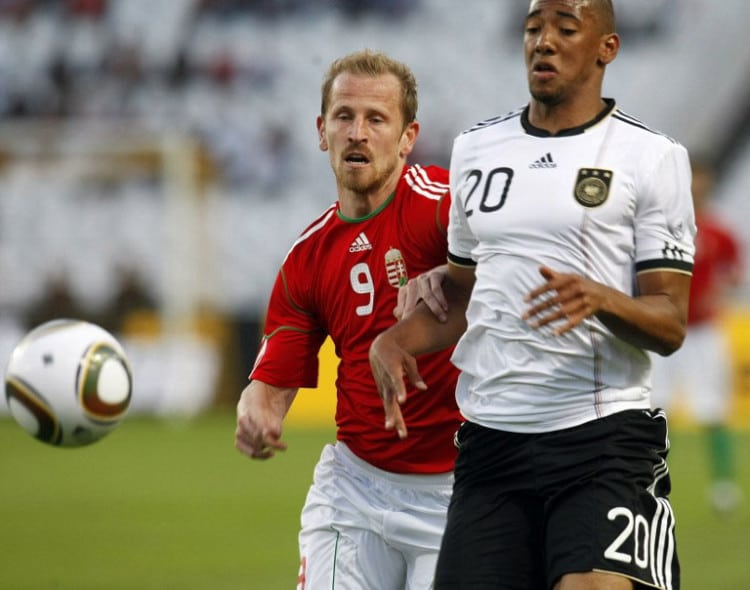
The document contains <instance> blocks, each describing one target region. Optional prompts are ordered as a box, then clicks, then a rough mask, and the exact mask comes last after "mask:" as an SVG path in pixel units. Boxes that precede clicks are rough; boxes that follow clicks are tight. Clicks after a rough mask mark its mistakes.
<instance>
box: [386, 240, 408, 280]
mask: <svg viewBox="0 0 750 590" xmlns="http://www.w3.org/2000/svg"><path fill="white" fill-rule="evenodd" d="M385 272H386V275H387V276H388V282H389V283H390V284H391V285H392V286H393V287H396V288H397V289H398V288H399V287H402V286H404V285H405V284H406V282H407V281H408V280H409V276H408V275H407V273H406V263H405V262H404V257H403V256H401V251H400V250H398V249H397V248H391V249H390V250H388V252H386V253H385Z"/></svg>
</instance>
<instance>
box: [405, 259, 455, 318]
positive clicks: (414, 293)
mask: <svg viewBox="0 0 750 590" xmlns="http://www.w3.org/2000/svg"><path fill="white" fill-rule="evenodd" d="M447 272H448V267H447V265H442V266H437V267H435V268H433V269H432V270H429V271H427V272H425V273H422V274H421V275H419V276H417V277H415V278H413V279H409V281H408V282H407V283H406V285H404V286H403V287H401V288H400V289H399V290H398V303H397V305H396V308H395V309H394V310H393V315H394V316H396V318H397V319H399V320H400V319H403V318H406V317H409V315H411V313H412V312H413V311H414V308H416V307H417V304H418V303H419V302H420V301H424V302H425V304H426V305H427V307H428V308H429V309H430V311H431V312H432V313H433V314H434V315H435V317H437V318H438V320H440V321H441V322H445V321H446V320H447V319H448V316H447V315H446V312H447V311H448V301H447V300H446V299H445V295H444V293H443V288H442V284H443V280H444V279H445V275H446V273H447Z"/></svg>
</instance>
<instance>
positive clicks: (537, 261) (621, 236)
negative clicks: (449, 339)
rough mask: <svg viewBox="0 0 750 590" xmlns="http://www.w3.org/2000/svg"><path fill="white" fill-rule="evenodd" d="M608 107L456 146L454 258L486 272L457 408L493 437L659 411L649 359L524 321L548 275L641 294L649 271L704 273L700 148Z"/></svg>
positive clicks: (596, 329)
mask: <svg viewBox="0 0 750 590" xmlns="http://www.w3.org/2000/svg"><path fill="white" fill-rule="evenodd" d="M607 102H608V108H607V109H605V111H604V112H603V113H602V114H601V115H600V116H599V117H597V118H596V119H595V120H593V121H591V122H590V123H588V124H586V125H584V126H582V127H578V128H575V129H570V130H567V131H564V132H561V133H560V134H558V135H555V136H550V135H549V134H547V133H546V132H544V131H543V130H540V129H537V128H534V127H533V126H531V125H530V123H529V122H528V110H527V109H523V110H518V111H516V112H513V113H510V114H508V115H506V116H504V117H499V118H496V119H492V120H488V121H485V122H483V123H480V124H478V125H476V126H474V127H473V128H471V129H469V130H467V131H465V132H464V133H462V134H461V135H459V136H458V137H457V138H456V140H455V142H454V146H453V154H452V157H451V169H450V182H451V193H452V195H453V202H452V208H451V217H450V225H449V232H448V238H449V259H450V260H451V261H452V262H454V263H457V264H463V265H474V264H475V265H476V283H475V286H474V290H473V293H472V297H471V302H470V303H469V308H468V310H467V321H468V327H467V330H466V332H465V333H464V335H463V336H462V338H461V339H460V341H459V343H458V345H457V347H456V350H455V352H454V355H453V362H454V363H455V364H456V365H457V366H458V368H459V369H460V370H461V376H460V378H459V382H458V386H457V400H458V404H459V407H460V409H461V412H462V413H463V415H464V416H465V417H466V418H467V419H469V420H471V421H473V422H477V423H479V424H482V425H483V426H486V427H488V428H496V429H500V430H508V431H512V432H527V433H528V432H546V431H551V430H558V429H561V428H568V427H571V426H576V425H578V424H582V423H584V422H587V421H589V420H593V419H596V418H600V417H602V416H606V415H609V414H612V413H614V412H618V411H622V410H626V409H644V408H648V407H650V399H649V397H650V396H649V393H650V360H649V357H648V354H647V353H646V352H645V351H644V350H642V349H640V348H637V347H635V346H632V345H630V344H628V343H626V342H625V341H623V340H621V339H619V338H617V337H615V336H614V335H613V334H612V333H611V332H610V331H609V330H608V329H607V328H606V327H605V326H604V325H603V324H602V323H601V322H600V321H599V320H597V319H595V318H591V319H589V320H587V321H585V322H584V323H583V324H581V325H580V326H578V327H577V328H576V329H574V330H572V331H570V332H568V333H566V334H563V335H562V336H555V335H554V334H553V333H552V329H553V328H554V325H553V326H552V327H549V326H548V327H547V328H542V329H534V328H532V327H531V326H530V325H529V324H528V323H527V322H526V321H524V320H523V319H521V316H522V314H523V313H524V311H525V310H526V309H527V308H528V307H529V303H527V302H524V297H525V296H526V295H527V294H528V293H529V292H530V291H531V290H532V289H534V288H535V287H538V286H540V285H541V284H542V283H543V278H542V276H541V275H540V273H539V267H540V266H542V265H546V266H549V267H550V268H552V269H553V270H556V271H560V272H568V273H575V274H579V275H582V276H585V277H588V278H590V279H592V280H594V281H598V282H600V283H603V284H605V285H608V286H610V287H612V288H614V289H617V290H619V291H622V292H624V293H626V294H628V295H633V293H634V288H635V275H636V273H640V272H648V271H653V270H669V271H675V272H682V273H688V274H689V273H690V272H691V271H692V265H693V254H694V238H695V231H696V230H695V220H694V214H693V205H692V199H691V194H690V167H689V159H688V154H687V151H686V150H685V148H684V147H683V146H681V145H680V144H679V143H676V142H675V141H673V140H672V139H670V138H668V137H665V136H664V135H662V134H659V133H657V132H655V131H653V130H651V129H649V128H647V127H645V126H644V125H643V124H642V123H640V122H638V121H637V120H636V119H633V118H632V117H630V116H628V115H626V114H624V113H623V112H621V111H620V110H619V109H618V108H617V107H616V106H615V103H614V101H612V100H608V101H607Z"/></svg>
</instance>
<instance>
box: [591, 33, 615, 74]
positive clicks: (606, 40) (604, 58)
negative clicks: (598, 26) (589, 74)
mask: <svg viewBox="0 0 750 590" xmlns="http://www.w3.org/2000/svg"><path fill="white" fill-rule="evenodd" d="M619 50H620V36H619V35H618V34H617V33H609V34H607V35H602V39H601V42H600V43H599V57H598V58H597V60H596V61H597V63H598V64H599V65H600V66H606V65H609V64H611V63H612V62H613V61H615V58H616V57H617V52H618V51H619Z"/></svg>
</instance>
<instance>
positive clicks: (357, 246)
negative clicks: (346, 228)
mask: <svg viewBox="0 0 750 590" xmlns="http://www.w3.org/2000/svg"><path fill="white" fill-rule="evenodd" d="M363 250H372V244H371V243H370V240H368V239H367V236H366V235H365V232H360V233H359V235H358V236H357V239H356V240H354V241H353V242H352V245H351V246H349V252H362V251H363Z"/></svg>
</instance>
